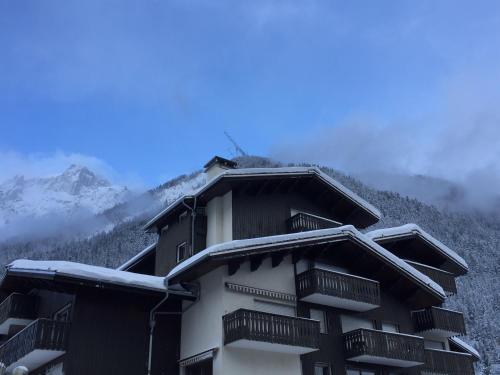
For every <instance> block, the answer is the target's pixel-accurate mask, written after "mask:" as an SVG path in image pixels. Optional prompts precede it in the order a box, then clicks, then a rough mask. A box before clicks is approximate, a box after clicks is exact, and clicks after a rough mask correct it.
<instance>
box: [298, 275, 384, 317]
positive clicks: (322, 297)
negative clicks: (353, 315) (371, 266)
mask: <svg viewBox="0 0 500 375" xmlns="http://www.w3.org/2000/svg"><path fill="white" fill-rule="evenodd" d="M296 288H297V298H298V299H299V300H302V301H305V302H311V303H318V304H323V305H328V306H333V307H338V308H344V309H349V310H354V311H367V310H370V309H373V308H376V307H378V306H380V286H379V283H378V282H377V281H374V280H370V279H365V278H363V277H358V276H354V275H348V274H345V273H340V272H334V271H325V270H321V269H311V270H308V271H305V272H302V273H301V274H299V275H297V278H296Z"/></svg>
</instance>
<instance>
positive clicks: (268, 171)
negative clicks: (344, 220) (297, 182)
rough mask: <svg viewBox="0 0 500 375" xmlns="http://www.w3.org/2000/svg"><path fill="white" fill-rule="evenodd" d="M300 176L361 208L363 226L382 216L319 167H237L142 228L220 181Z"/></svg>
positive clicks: (150, 226) (161, 213) (222, 174)
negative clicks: (315, 180) (315, 181)
mask: <svg viewBox="0 0 500 375" xmlns="http://www.w3.org/2000/svg"><path fill="white" fill-rule="evenodd" d="M301 176H302V177H306V176H307V177H314V178H316V179H317V180H318V181H319V182H322V183H324V184H325V185H326V186H327V187H328V188H330V189H332V191H335V192H336V193H338V194H340V195H341V196H342V197H344V198H345V199H346V200H348V201H350V202H351V203H352V204H354V205H355V206H357V207H358V208H359V210H361V211H362V212H363V214H364V215H365V216H366V218H365V221H366V225H365V226H368V225H371V224H374V223H376V222H377V221H378V220H380V218H381V217H382V214H381V213H380V211H379V210H378V209H377V208H376V207H375V206H373V205H372V204H370V203H368V202H367V201H365V200H364V199H363V198H361V197H360V196H358V195H357V194H356V193H354V192H353V191H352V190H350V189H348V188H347V187H345V186H344V185H342V184H341V183H340V182H338V181H336V180H334V179H333V178H331V177H330V176H328V175H327V174H325V173H323V172H322V171H321V170H320V169H319V168H316V167H282V168H239V169H228V170H226V171H224V172H222V173H221V174H219V175H218V176H216V177H215V178H213V179H212V180H210V181H209V182H208V183H207V184H205V185H204V186H202V187H200V188H199V189H197V190H195V191H193V192H192V193H190V194H187V195H184V196H183V197H181V198H179V199H177V200H176V201H174V202H173V203H172V204H170V205H169V206H168V207H166V208H165V209H164V210H162V211H160V212H159V213H158V214H157V215H156V216H155V217H153V218H152V219H151V220H150V221H149V222H147V223H146V225H145V226H144V229H145V230H150V229H152V228H154V227H155V226H156V225H157V224H158V223H159V221H160V220H161V219H162V218H164V217H165V216H167V215H168V214H169V213H171V212H172V211H173V210H174V209H175V208H178V207H179V206H182V203H183V202H184V201H185V200H186V199H188V198H195V197H199V196H201V195H203V194H205V193H207V192H208V191H209V190H211V189H212V188H214V187H215V186H216V185H218V184H219V183H220V182H222V181H225V180H238V179H244V178H267V177H268V178H271V177H285V178H294V177H301Z"/></svg>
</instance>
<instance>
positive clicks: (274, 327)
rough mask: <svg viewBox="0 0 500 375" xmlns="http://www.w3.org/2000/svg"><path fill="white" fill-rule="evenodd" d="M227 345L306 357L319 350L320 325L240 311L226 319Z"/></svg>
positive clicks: (309, 320)
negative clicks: (306, 354) (305, 354)
mask: <svg viewBox="0 0 500 375" xmlns="http://www.w3.org/2000/svg"><path fill="white" fill-rule="evenodd" d="M223 323H224V344H225V345H232V346H235V347H241V348H252V349H261V350H269V351H277V352H286V353H296V354H304V353H308V352H311V351H315V350H317V349H318V348H319V329H320V328H319V322H318V321H315V320H311V319H304V318H296V317H291V316H285V315H277V314H270V313H265V312H260V311H253V310H246V309H239V310H236V311H234V312H232V313H230V314H227V315H225V316H224V317H223Z"/></svg>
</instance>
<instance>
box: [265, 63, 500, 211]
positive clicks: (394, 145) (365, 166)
mask: <svg viewBox="0 0 500 375" xmlns="http://www.w3.org/2000/svg"><path fill="white" fill-rule="evenodd" d="M498 87H500V74H499V71H498V69H496V70H495V69H493V70H486V69H479V68H478V69H475V70H462V71H461V72H460V74H457V75H454V76H453V77H451V78H450V79H449V80H447V81H446V82H445V84H444V85H443V93H444V94H443V97H442V98H441V99H442V103H443V106H442V107H441V108H440V110H439V111H438V112H437V113H434V114H432V115H429V114H422V116H421V117H422V118H426V122H425V123H423V124H422V125H421V126H420V127H419V126H416V125H415V124H407V123H404V122H399V123H396V124H395V125H388V124H387V123H382V122H380V121H373V120H366V119H364V120H357V121H345V122H343V123H341V124H337V125H335V126H325V127H323V128H322V129H320V130H319V131H317V132H314V133H313V134H309V135H307V136H305V137H303V138H301V139H292V140H289V141H286V142H281V143H279V144H276V145H275V146H274V147H273V149H272V150H271V156H272V157H274V158H276V159H278V160H282V161H291V162H311V163H318V164H326V165H330V166H333V167H336V168H339V169H341V170H344V171H346V172H348V173H351V174H355V175H358V176H363V175H364V176H365V177H366V176H370V177H369V179H368V178H367V179H366V180H367V181H369V180H370V179H372V181H373V179H374V178H377V176H378V177H379V178H381V179H385V181H380V183H377V182H376V181H373V182H374V183H375V185H379V186H382V185H383V186H384V188H388V189H391V187H392V189H394V190H397V188H398V186H399V185H400V182H401V179H399V178H394V181H392V182H391V181H389V180H390V179H391V177H390V176H391V175H393V176H394V175H418V174H421V175H427V176H431V177H437V178H442V179H446V180H449V181H452V182H454V183H457V184H459V185H460V186H462V187H463V188H464V189H465V197H464V198H463V202H462V203H464V204H465V205H467V206H473V207H475V208H481V209H487V210H491V209H494V207H498V206H497V205H498V203H499V202H500V193H499V192H500V108H499V107H498V105H497V104H498V103H499V102H500V91H498ZM413 122H415V120H413ZM391 183H392V185H391ZM421 193H422V194H421V195H419V197H420V196H423V197H425V192H421ZM429 194H431V192H429Z"/></svg>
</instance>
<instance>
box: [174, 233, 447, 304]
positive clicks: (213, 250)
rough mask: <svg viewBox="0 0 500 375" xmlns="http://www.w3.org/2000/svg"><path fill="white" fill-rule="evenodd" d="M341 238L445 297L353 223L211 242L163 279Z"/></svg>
mask: <svg viewBox="0 0 500 375" xmlns="http://www.w3.org/2000/svg"><path fill="white" fill-rule="evenodd" d="M341 239H344V240H345V239H350V240H353V241H356V242H357V243H358V244H360V245H362V246H363V248H364V249H366V250H367V251H369V252H370V253H371V254H372V255H374V256H376V257H377V258H379V259H381V260H383V261H384V262H385V263H386V264H388V265H389V266H390V267H391V268H392V269H395V270H397V271H398V272H399V273H401V274H402V275H404V276H405V277H406V278H407V279H409V280H411V281H412V282H413V283H416V284H418V285H419V286H420V287H422V288H423V289H424V290H426V291H427V292H429V293H431V294H432V295H434V296H435V297H437V298H438V299H439V300H440V301H443V300H444V299H445V298H446V294H445V292H444V291H443V289H442V288H441V286H439V285H438V284H437V283H435V282H434V281H432V280H431V279H430V278H429V277H427V276H426V275H424V274H422V273H421V272H419V271H418V270H416V269H415V268H413V267H412V266H410V265H409V264H408V263H406V262H405V261H403V260H402V259H400V258H398V257H397V256H396V255H394V254H392V253H391V252H389V251H388V250H386V249H384V248H383V247H381V246H380V245H378V244H377V243H375V242H374V241H372V240H371V239H369V238H368V237H366V236H365V235H363V234H362V233H361V232H359V231H358V230H357V229H356V228H354V226H352V225H345V226H342V227H337V228H330V229H321V230H315V231H307V232H300V233H292V234H285V235H277V236H268V237H259V238H252V239H246V240H235V241H229V242H225V243H221V244H217V245H213V246H210V247H208V248H206V249H205V250H202V251H201V252H199V253H197V254H195V255H193V256H192V257H190V258H188V259H186V260H185V261H184V262H182V263H180V264H178V265H177V266H176V267H174V268H173V269H172V270H171V271H170V272H169V273H168V275H167V276H166V278H167V280H171V279H174V278H178V277H179V276H180V275H181V274H183V273H185V272H188V271H190V270H192V269H193V268H195V267H197V266H200V265H202V264H203V263H206V262H210V261H217V260H221V259H222V260H228V259H235V258H238V257H245V256H248V255H251V254H264V253H266V254H267V253H271V252H273V251H277V250H282V249H284V248H293V247H301V246H307V245H311V244H321V243H330V242H335V241H338V240H341Z"/></svg>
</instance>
